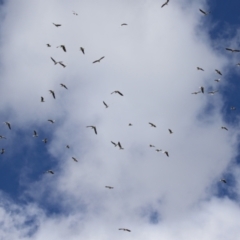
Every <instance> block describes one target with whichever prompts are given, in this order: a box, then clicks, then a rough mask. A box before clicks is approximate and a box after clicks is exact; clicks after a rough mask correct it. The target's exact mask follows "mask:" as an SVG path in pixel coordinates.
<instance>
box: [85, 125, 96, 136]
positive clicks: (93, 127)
mask: <svg viewBox="0 0 240 240" xmlns="http://www.w3.org/2000/svg"><path fill="white" fill-rule="evenodd" d="M88 127H90V128H92V129H94V132H95V134H97V128H96V127H95V126H87V128H88Z"/></svg>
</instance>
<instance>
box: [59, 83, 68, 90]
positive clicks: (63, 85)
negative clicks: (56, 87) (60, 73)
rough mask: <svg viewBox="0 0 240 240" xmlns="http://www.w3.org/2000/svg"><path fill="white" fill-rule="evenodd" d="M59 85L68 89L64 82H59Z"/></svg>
mask: <svg viewBox="0 0 240 240" xmlns="http://www.w3.org/2000/svg"><path fill="white" fill-rule="evenodd" d="M60 85H61V86H62V87H64V88H66V89H68V88H67V86H66V85H65V84H63V83H60Z"/></svg>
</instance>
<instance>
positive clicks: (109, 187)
mask: <svg viewBox="0 0 240 240" xmlns="http://www.w3.org/2000/svg"><path fill="white" fill-rule="evenodd" d="M105 188H108V189H113V187H111V186H105Z"/></svg>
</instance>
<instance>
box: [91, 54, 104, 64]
mask: <svg viewBox="0 0 240 240" xmlns="http://www.w3.org/2000/svg"><path fill="white" fill-rule="evenodd" d="M104 58H105V57H104V56H103V57H101V58H99V59H98V60H95V61H93V63H97V62H99V63H100V61H101V60H102V59H104Z"/></svg>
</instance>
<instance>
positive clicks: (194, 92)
mask: <svg viewBox="0 0 240 240" xmlns="http://www.w3.org/2000/svg"><path fill="white" fill-rule="evenodd" d="M200 92H201V91H198V92H192V94H198V93H200Z"/></svg>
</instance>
